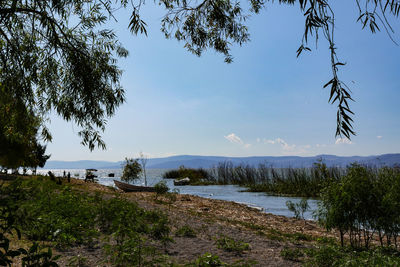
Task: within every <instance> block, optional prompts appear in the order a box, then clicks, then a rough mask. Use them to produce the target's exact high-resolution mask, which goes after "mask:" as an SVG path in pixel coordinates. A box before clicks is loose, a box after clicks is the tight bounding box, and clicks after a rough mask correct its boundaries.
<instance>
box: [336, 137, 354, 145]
mask: <svg viewBox="0 0 400 267" xmlns="http://www.w3.org/2000/svg"><path fill="white" fill-rule="evenodd" d="M339 144H347V145H351V144H353V142H352V141H350V140H349V139H347V138H338V139H336V141H335V145H339Z"/></svg>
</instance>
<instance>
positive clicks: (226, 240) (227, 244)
mask: <svg viewBox="0 0 400 267" xmlns="http://www.w3.org/2000/svg"><path fill="white" fill-rule="evenodd" d="M217 246H218V248H222V249H223V250H225V251H228V252H235V253H236V254H242V253H243V252H244V251H245V250H249V249H250V245H249V243H245V242H242V241H239V240H235V239H233V238H230V237H227V236H222V237H220V238H219V239H218V240H217Z"/></svg>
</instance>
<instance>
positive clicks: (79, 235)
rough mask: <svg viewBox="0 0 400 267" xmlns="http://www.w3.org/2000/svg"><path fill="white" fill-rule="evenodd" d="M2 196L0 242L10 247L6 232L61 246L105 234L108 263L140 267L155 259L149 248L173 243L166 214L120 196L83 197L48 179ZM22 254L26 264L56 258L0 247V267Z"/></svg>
mask: <svg viewBox="0 0 400 267" xmlns="http://www.w3.org/2000/svg"><path fill="white" fill-rule="evenodd" d="M0 195H1V196H2V199H1V200H2V201H0V243H4V244H6V243H7V244H9V242H10V241H9V240H8V239H7V238H6V236H5V235H4V234H5V233H8V234H10V233H11V230H13V229H14V228H17V229H20V230H21V234H22V235H24V236H25V237H27V238H28V239H30V240H34V241H49V242H46V243H48V244H52V245H54V246H57V247H61V248H68V247H71V246H74V245H79V244H84V245H87V246H89V247H91V246H93V244H94V242H97V241H98V237H99V236H100V235H103V234H104V235H106V237H108V238H109V239H108V244H106V245H105V246H104V248H105V252H106V253H107V252H108V253H107V255H108V256H109V259H110V260H111V262H113V263H114V264H117V265H120V266H121V265H122V266H128V263H129V264H133V266H138V265H137V264H138V263H140V264H141V263H144V262H145V259H146V260H147V259H148V260H151V259H152V258H153V257H154V256H156V255H155V253H154V248H153V247H152V245H150V244H154V242H160V243H161V244H163V245H164V246H165V245H166V244H167V243H168V242H170V241H171V238H170V237H169V233H170V228H169V221H168V219H167V217H166V215H165V214H163V213H161V212H159V211H146V210H144V209H141V208H139V207H138V206H137V205H136V204H135V203H132V202H130V201H128V200H126V199H123V198H118V197H115V198H110V199H106V198H104V197H103V196H102V195H100V194H88V193H82V192H79V191H75V190H73V189H72V188H70V187H69V186H61V185H57V184H55V183H54V182H49V180H48V178H39V179H37V180H36V179H31V180H24V181H21V180H16V181H13V182H11V183H10V184H9V185H8V186H3V187H1V186H0ZM106 241H107V240H106ZM21 253H22V254H24V256H23V257H24V259H23V260H25V261H26V262H27V263H28V262H30V263H32V264H36V263H38V264H39V265H40V266H42V265H43V264H48V263H50V262H54V261H55V260H56V258H54V257H53V256H52V255H51V251H49V250H42V249H39V247H38V246H37V245H35V244H34V246H32V248H31V249H30V250H28V251H25V250H18V251H14V250H9V249H8V247H7V248H6V249H3V248H2V247H1V246H0V265H7V264H8V263H10V262H12V258H13V257H14V256H18V255H20V254H21ZM17 254H18V255H17ZM39 265H34V266H39ZM50 265H51V264H50ZM50 265H46V266H50ZM27 266H30V265H27ZM51 266H55V265H54V264H53V265H51Z"/></svg>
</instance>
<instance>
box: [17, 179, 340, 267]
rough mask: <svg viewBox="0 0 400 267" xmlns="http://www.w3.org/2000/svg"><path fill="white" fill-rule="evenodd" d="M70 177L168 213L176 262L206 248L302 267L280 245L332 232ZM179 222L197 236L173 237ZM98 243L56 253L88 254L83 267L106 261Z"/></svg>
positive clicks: (228, 256)
mask: <svg viewBox="0 0 400 267" xmlns="http://www.w3.org/2000/svg"><path fill="white" fill-rule="evenodd" d="M71 180H72V181H71V183H72V184H73V185H74V186H75V187H77V188H80V189H81V190H83V191H87V190H88V191H101V192H103V193H105V197H107V198H108V197H114V196H115V194H117V195H119V194H120V195H123V196H124V197H126V198H127V199H130V200H132V201H135V202H137V203H138V204H139V206H140V207H142V208H145V209H158V210H161V211H163V212H164V213H166V214H167V215H168V217H169V220H170V225H171V228H172V229H171V236H172V238H173V240H174V242H173V243H170V244H169V245H168V246H167V248H166V252H167V254H168V255H169V257H170V259H172V260H173V261H174V262H176V263H181V264H185V263H189V262H191V261H193V260H195V259H196V258H198V257H199V256H201V255H203V254H204V253H207V252H209V253H212V254H213V255H218V256H219V257H220V259H221V260H222V261H224V262H226V263H228V264H234V263H237V262H239V261H241V262H243V263H246V262H247V263H249V265H247V266H300V265H301V264H300V263H299V262H295V261H289V260H285V259H284V258H283V257H282V256H281V251H282V249H284V248H287V247H289V248H295V247H310V246H312V245H313V243H314V241H313V240H314V239H315V238H317V237H321V236H329V237H333V234H332V233H327V232H326V231H325V230H323V229H322V228H320V227H319V226H318V225H317V224H316V223H315V222H310V221H304V220H296V219H293V218H286V217H284V216H277V215H272V214H268V213H264V212H261V211H259V210H256V209H254V208H250V207H247V206H245V205H243V204H238V203H234V202H230V201H222V200H214V199H206V198H201V197H197V196H192V195H180V194H177V195H176V199H175V200H174V201H171V200H170V199H168V198H166V197H158V200H155V193H144V192H137V193H123V192H119V191H117V190H115V189H113V188H111V187H106V186H103V185H100V184H96V183H85V182H83V181H82V180H76V179H71ZM182 226H189V227H191V228H192V229H194V230H195V232H196V237H191V238H189V237H179V236H176V235H175V232H176V231H177V229H179V228H181V227H182ZM222 236H226V237H229V238H233V239H235V240H238V241H243V242H246V243H248V244H249V245H250V249H248V250H246V251H244V252H243V253H240V254H238V253H235V252H228V251H225V250H223V249H222V248H218V246H217V239H218V238H220V237H222ZM101 247H102V244H101V243H99V244H98V245H97V246H96V247H94V248H91V249H89V248H85V247H76V248H73V249H69V250H66V251H57V252H56V253H57V254H61V255H62V256H63V257H62V258H61V259H60V260H59V264H60V266H79V265H71V262H73V261H75V262H77V261H78V259H79V258H85V259H86V260H85V261H86V265H82V266H110V265H109V264H108V263H107V262H104V260H103V256H102V252H101V251H102V250H101ZM160 249H161V248H160ZM15 266H18V265H15Z"/></svg>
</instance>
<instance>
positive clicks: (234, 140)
mask: <svg viewBox="0 0 400 267" xmlns="http://www.w3.org/2000/svg"><path fill="white" fill-rule="evenodd" d="M224 137H225V139H226V140H228V141H229V142H231V143H235V144H239V145H242V146H243V148H249V147H251V144H245V143H244V142H243V140H242V139H241V138H240V137H239V136H237V135H236V134H234V133H231V134H228V135H227V136H224Z"/></svg>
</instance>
